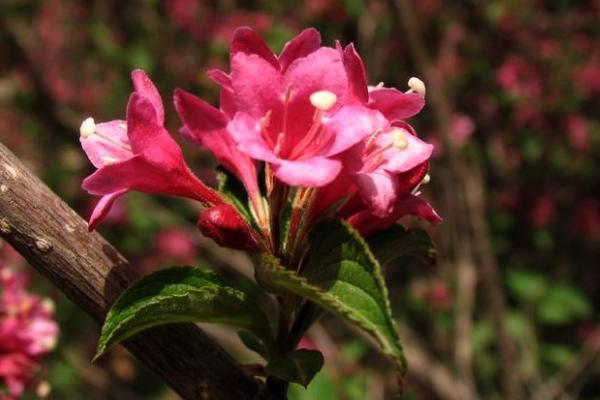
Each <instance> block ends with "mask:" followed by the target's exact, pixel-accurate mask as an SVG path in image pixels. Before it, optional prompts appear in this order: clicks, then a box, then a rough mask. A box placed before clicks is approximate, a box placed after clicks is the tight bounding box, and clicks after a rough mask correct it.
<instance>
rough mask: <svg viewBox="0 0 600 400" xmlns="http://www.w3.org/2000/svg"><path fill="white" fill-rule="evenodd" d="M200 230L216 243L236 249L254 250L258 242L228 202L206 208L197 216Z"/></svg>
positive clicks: (244, 221)
mask: <svg viewBox="0 0 600 400" xmlns="http://www.w3.org/2000/svg"><path fill="white" fill-rule="evenodd" d="M198 227H199V228H200V231H201V232H202V233H203V234H204V235H206V236H208V237H210V238H212V239H213V240H214V241H215V242H217V244H219V245H220V246H223V247H229V248H232V249H238V250H254V249H256V248H258V242H257V240H256V238H255V237H254V235H253V234H252V231H251V228H250V226H249V225H248V223H247V222H246V220H245V219H244V218H243V217H242V216H241V215H240V213H239V212H238V211H237V210H236V209H235V208H234V207H233V206H231V205H230V204H221V205H219V206H215V207H211V208H207V209H205V210H204V211H202V213H201V214H200V218H198Z"/></svg>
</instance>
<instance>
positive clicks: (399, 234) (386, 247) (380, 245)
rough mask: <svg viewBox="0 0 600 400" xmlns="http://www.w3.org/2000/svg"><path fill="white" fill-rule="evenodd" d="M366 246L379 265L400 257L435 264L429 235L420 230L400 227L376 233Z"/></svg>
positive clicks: (433, 250)
mask: <svg viewBox="0 0 600 400" xmlns="http://www.w3.org/2000/svg"><path fill="white" fill-rule="evenodd" d="M367 244H368V245H369V248H370V249H371V251H372V252H373V255H375V257H376V258H377V260H379V262H380V263H381V265H385V264H387V263H389V262H391V261H394V260H396V259H398V258H401V257H411V258H412V259H414V258H418V259H420V260H423V261H425V262H426V263H428V264H432V263H433V262H435V255H436V251H435V247H433V243H432V242H431V238H430V237H429V235H428V234H427V233H426V232H425V231H423V230H421V229H410V230H409V229H406V228H404V227H403V226H401V225H393V226H392V227H390V228H388V229H386V230H384V231H381V232H378V233H376V234H374V235H373V236H371V237H369V239H367Z"/></svg>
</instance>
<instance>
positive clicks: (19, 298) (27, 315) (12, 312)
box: [0, 251, 58, 400]
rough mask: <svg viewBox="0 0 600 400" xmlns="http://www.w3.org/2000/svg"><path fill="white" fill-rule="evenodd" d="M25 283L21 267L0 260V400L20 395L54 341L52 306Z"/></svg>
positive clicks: (54, 324)
mask: <svg viewBox="0 0 600 400" xmlns="http://www.w3.org/2000/svg"><path fill="white" fill-rule="evenodd" d="M3 252H4V251H3ZM27 286H28V285H27V275H25V274H24V272H23V271H22V270H19V269H17V268H12V267H11V266H9V265H8V264H5V263H4V262H3V261H2V260H0V399H7V400H10V399H14V398H18V397H20V396H21V394H22V393H23V391H24V390H25V389H26V388H27V387H29V386H30V385H31V384H32V383H33V380H34V378H35V373H36V371H37V370H38V369H39V366H40V361H41V359H42V357H43V356H44V355H46V354H47V353H48V352H49V351H50V350H52V349H53V348H54V347H55V344H56V338H57V335H58V325H57V324H56V322H55V321H54V320H53V319H52V317H53V314H54V305H53V303H52V302H51V301H50V300H48V299H42V298H40V297H38V296H36V295H33V294H31V293H29V292H28V291H27ZM3 385H4V386H5V389H3V388H2V387H3ZM3 390H5V391H6V392H3Z"/></svg>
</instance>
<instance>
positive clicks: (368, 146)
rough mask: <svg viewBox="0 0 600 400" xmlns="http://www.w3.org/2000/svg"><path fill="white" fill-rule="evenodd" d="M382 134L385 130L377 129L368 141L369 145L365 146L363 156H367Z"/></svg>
mask: <svg viewBox="0 0 600 400" xmlns="http://www.w3.org/2000/svg"><path fill="white" fill-rule="evenodd" d="M381 132H383V130H382V129H381V128H380V129H377V130H376V131H375V132H373V133H371V136H369V138H368V139H367V143H366V144H365V147H364V149H363V154H365V153H367V152H368V151H369V149H370V148H371V146H372V145H373V143H375V139H377V136H378V135H379V134H380V133H381Z"/></svg>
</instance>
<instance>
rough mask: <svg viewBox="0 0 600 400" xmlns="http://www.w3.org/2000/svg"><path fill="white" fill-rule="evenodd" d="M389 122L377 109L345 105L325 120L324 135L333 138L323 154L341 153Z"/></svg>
mask: <svg viewBox="0 0 600 400" xmlns="http://www.w3.org/2000/svg"><path fill="white" fill-rule="evenodd" d="M387 124H388V122H387V121H386V119H385V118H384V117H383V116H382V115H381V114H380V113H379V112H377V111H375V110H371V109H369V108H367V107H363V106H360V105H347V106H343V107H342V108H341V109H339V110H338V111H337V112H336V113H335V114H334V115H333V116H332V117H330V118H326V119H325V120H324V121H323V125H324V127H325V129H326V132H325V133H323V135H324V137H332V139H333V140H332V141H331V142H330V144H329V146H327V147H326V149H324V151H323V152H322V155H323V156H332V155H335V154H339V153H341V152H342V151H344V150H346V149H348V148H350V147H351V146H353V145H355V144H357V143H358V142H360V141H361V140H363V139H364V138H365V137H367V136H369V135H371V134H372V133H373V132H375V131H376V130H378V129H382V128H384V127H385V126H387Z"/></svg>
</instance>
